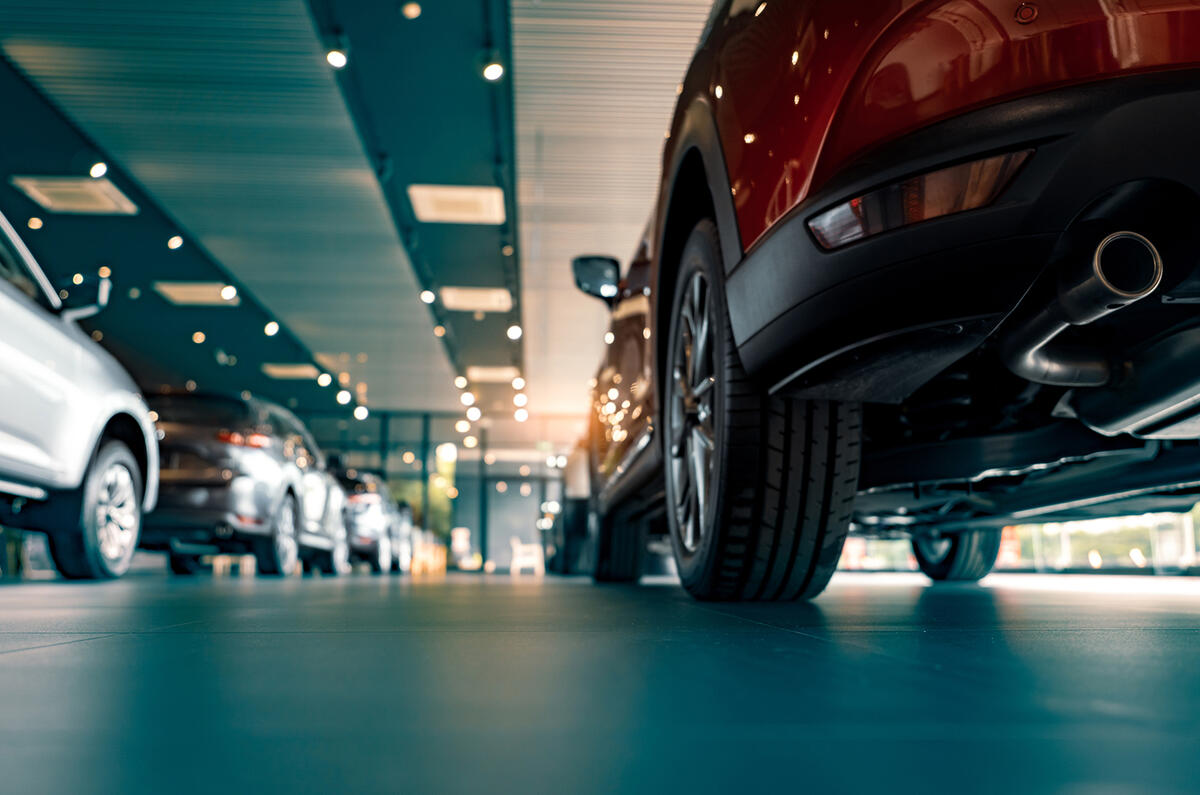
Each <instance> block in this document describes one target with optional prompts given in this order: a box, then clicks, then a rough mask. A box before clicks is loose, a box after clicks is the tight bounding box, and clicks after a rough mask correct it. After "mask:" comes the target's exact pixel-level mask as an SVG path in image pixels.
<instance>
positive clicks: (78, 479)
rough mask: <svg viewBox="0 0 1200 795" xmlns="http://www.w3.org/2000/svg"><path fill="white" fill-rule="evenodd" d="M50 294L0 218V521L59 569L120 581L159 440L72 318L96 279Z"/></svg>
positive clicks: (99, 293) (130, 386)
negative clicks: (45, 540) (37, 539)
mask: <svg viewBox="0 0 1200 795" xmlns="http://www.w3.org/2000/svg"><path fill="white" fill-rule="evenodd" d="M79 281H80V282H81V283H80V285H79V286H78V287H76V286H75V285H72V287H71V291H70V293H68V294H67V296H68V297H67V298H66V299H64V298H60V296H59V293H57V292H56V291H55V289H54V287H53V286H52V285H51V284H50V281H49V279H47V278H46V275H45V274H44V273H43V272H42V270H41V268H40V267H39V266H38V264H37V262H36V261H35V260H34V258H33V255H32V254H31V253H30V252H29V249H28V248H26V246H25V244H24V242H22V240H21V239H20V237H19V236H18V235H17V233H16V230H14V229H13V227H12V224H10V223H9V222H8V219H7V218H5V217H4V216H3V215H0V524H2V525H7V526H9V527H17V528H23V529H31V530H41V531H44V532H45V533H47V535H48V537H49V541H50V552H51V555H52V557H53V558H54V562H55V564H56V565H57V566H58V570H59V572H60V573H61V574H62V575H63V576H65V577H69V578H72V579H97V578H111V577H120V576H121V575H122V574H124V573H125V571H126V570H127V569H128V568H129V564H130V561H131V560H132V558H133V553H134V550H135V549H136V548H137V544H138V537H139V534H140V533H141V528H142V514H143V513H145V512H149V511H150V510H152V509H153V508H154V504H155V497H156V494H157V492H158V444H157V442H156V440H155V430H154V423H153V422H152V421H151V420H150V414H149V410H148V409H147V408H146V404H145V402H144V401H143V400H142V397H141V395H140V394H139V393H138V388H137V385H136V384H134V382H133V379H132V378H130V377H129V374H128V373H126V372H125V370H124V369H123V368H122V367H121V365H120V364H118V363H117V361H116V359H114V358H113V357H112V356H110V355H109V354H108V352H107V351H105V350H104V349H103V348H101V347H100V346H99V345H97V344H96V343H95V342H93V341H92V340H91V339H90V338H89V337H88V335H87V334H85V333H84V332H83V331H82V330H81V329H80V328H79V327H78V326H77V325H76V323H77V321H78V320H80V319H82V318H85V317H90V316H91V315H94V314H96V313H97V312H99V311H100V310H101V309H103V308H104V306H105V304H106V303H107V302H108V293H109V290H110V284H109V282H108V280H107V279H99V280H95V281H92V282H90V283H88V282H87V281H86V280H79Z"/></svg>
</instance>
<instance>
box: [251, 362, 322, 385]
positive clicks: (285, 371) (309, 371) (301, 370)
mask: <svg viewBox="0 0 1200 795" xmlns="http://www.w3.org/2000/svg"><path fill="white" fill-rule="evenodd" d="M262 371H263V373H264V374H265V375H267V376H270V377H271V378H279V379H283V380H296V381H300V380H303V381H308V380H309V379H311V378H317V377H318V375H319V374H320V371H319V370H318V369H317V367H316V365H314V364H308V363H297V364H290V363H284V364H273V363H269V362H268V363H266V364H264V365H263V366H262Z"/></svg>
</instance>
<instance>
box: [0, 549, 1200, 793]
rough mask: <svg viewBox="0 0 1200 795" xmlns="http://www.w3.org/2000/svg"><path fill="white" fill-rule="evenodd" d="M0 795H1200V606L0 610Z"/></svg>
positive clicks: (243, 605)
mask: <svg viewBox="0 0 1200 795" xmlns="http://www.w3.org/2000/svg"><path fill="white" fill-rule="evenodd" d="M0 682H2V687H3V690H2V691H0V692H2V694H3V695H2V698H3V703H2V704H0V792H11V793H39V792H51V793H91V792H102V793H108V792H112V793H141V792H146V793H152V792H153V793H176V792H213V791H224V792H229V793H241V792H264V793H275V792H280V793H299V792H314V793H317V792H321V793H326V792H329V793H333V792H347V793H359V792H422V793H423V792H639V791H655V792H687V791H692V792H733V793H740V792H811V793H827V792H886V793H901V792H995V793H1018V792H1020V793H1028V792H1054V793H1068V794H1070V795H1074V794H1075V793H1097V794H1098V795H1099V794H1103V795H1108V794H1109V793H1132V792H1144V793H1172V792H1180V793H1182V792H1195V791H1197V790H1198V789H1200V580H1190V579H1155V578H1147V577H1129V578H1126V577H1111V576H1109V577H1049V576H1021V575H1000V576H993V577H992V578H990V579H989V580H988V581H986V586H985V587H977V586H970V587H927V586H926V584H925V581H924V580H923V579H922V578H920V577H918V576H916V575H906V574H904V575H898V574H889V575H865V574H843V575H839V576H838V577H837V578H835V580H834V584H833V585H832V587H831V588H830V590H829V591H828V592H827V593H826V594H825V595H823V596H822V597H821V598H820V599H818V600H817V601H816V602H815V603H813V604H811V605H804V604H801V605H795V604H792V605H748V606H747V605H742V606H735V605H725V604H701V603H697V602H694V601H691V600H690V599H688V598H687V597H686V596H685V595H683V594H682V593H681V592H680V591H679V590H678V589H677V587H676V586H674V585H672V584H669V583H663V584H655V585H649V586H642V587H639V588H629V587H603V588H599V587H594V586H592V585H591V584H590V583H589V582H587V581H583V580H555V579H548V580H545V581H542V582H537V581H534V580H532V579H531V578H529V577H526V578H524V579H521V580H518V581H513V580H511V579H509V578H507V577H502V576H497V577H492V578H489V579H485V578H483V577H470V576H466V575H464V576H460V577H451V578H448V579H441V580H427V581H420V582H415V583H414V582H412V581H411V580H408V579H406V578H402V577H393V578H373V577H370V576H367V575H356V576H353V577H349V578H342V579H296V580H289V581H270V580H255V579H237V578H232V579H215V580H214V579H212V578H209V577H203V578H195V579H191V580H170V579H168V578H167V577H166V576H164V575H161V574H159V573H157V572H154V573H143V574H137V575H134V576H131V577H129V578H127V579H125V580H123V581H119V582H112V583H104V584H75V583H63V582H53V581H51V582H22V583H13V584H7V585H4V586H0Z"/></svg>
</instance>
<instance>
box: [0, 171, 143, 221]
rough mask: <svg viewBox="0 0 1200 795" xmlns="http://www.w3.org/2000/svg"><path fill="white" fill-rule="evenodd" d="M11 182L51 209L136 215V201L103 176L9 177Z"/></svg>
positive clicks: (85, 213)
mask: <svg viewBox="0 0 1200 795" xmlns="http://www.w3.org/2000/svg"><path fill="white" fill-rule="evenodd" d="M9 181H10V182H12V184H13V186H14V187H16V188H17V189H18V190H20V191H21V192H22V193H24V194H25V195H26V196H28V197H29V198H30V199H32V200H33V201H35V202H37V203H38V204H39V205H40V206H41V207H43V208H45V209H47V210H49V211H50V212H52V213H69V214H73V215H137V211H138V208H137V205H136V204H134V203H133V202H132V201H130V200H129V197H128V196H126V195H125V194H124V193H122V192H121V190H120V188H118V187H117V186H116V185H114V184H112V182H111V181H109V180H108V179H107V178H105V177H101V178H100V179H93V178H91V177H12V178H11V179H10V180H9Z"/></svg>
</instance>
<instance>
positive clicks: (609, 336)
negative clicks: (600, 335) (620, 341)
mask: <svg viewBox="0 0 1200 795" xmlns="http://www.w3.org/2000/svg"><path fill="white" fill-rule="evenodd" d="M615 339H616V337H614V336H613V333H612V332H611V331H606V332H604V344H605V345H612V344H613V340H615Z"/></svg>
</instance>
